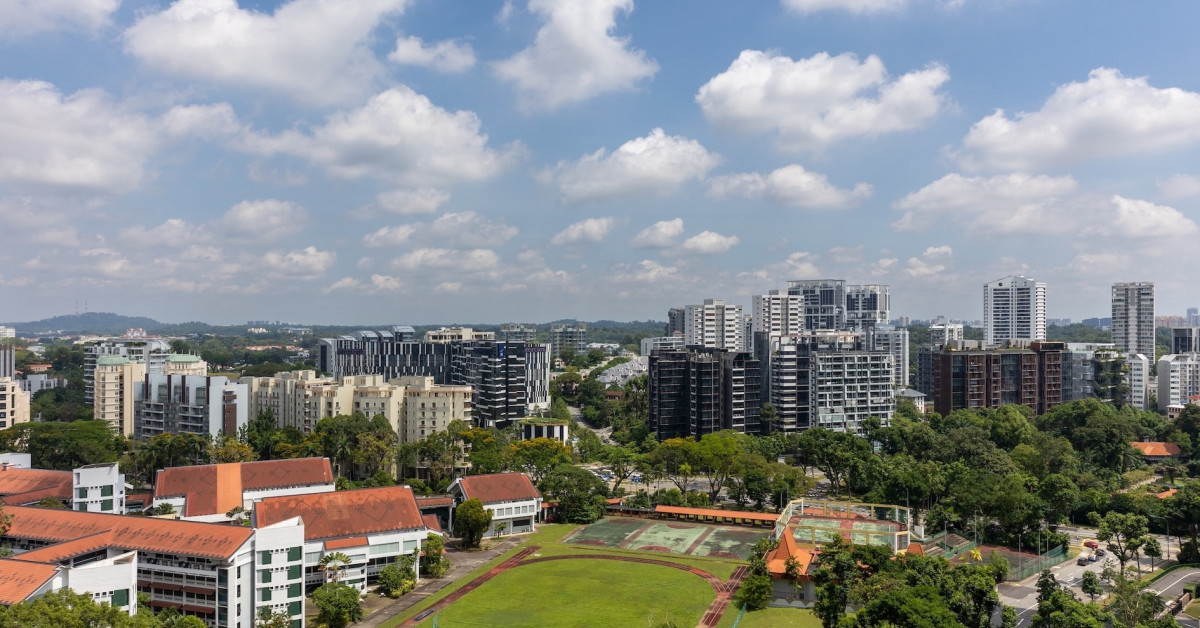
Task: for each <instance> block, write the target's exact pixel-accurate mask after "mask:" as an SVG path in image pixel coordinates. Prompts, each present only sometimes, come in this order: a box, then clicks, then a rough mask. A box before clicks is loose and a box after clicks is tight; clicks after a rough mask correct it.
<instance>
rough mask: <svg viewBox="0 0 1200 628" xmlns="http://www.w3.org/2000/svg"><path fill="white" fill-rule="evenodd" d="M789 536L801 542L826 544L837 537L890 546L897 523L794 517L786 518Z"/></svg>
mask: <svg viewBox="0 0 1200 628" xmlns="http://www.w3.org/2000/svg"><path fill="white" fill-rule="evenodd" d="M788 526H789V527H791V528H792V536H793V537H794V538H795V539H796V541H798V542H801V543H812V544H819V543H828V542H830V541H832V540H833V539H834V538H836V537H838V536H840V537H842V538H843V539H846V540H847V541H851V542H853V543H856V544H859V545H870V544H876V545H889V546H890V545H891V543H892V539H893V538H894V536H895V534H896V532H897V531H899V530H900V529H901V526H900V524H897V523H893V522H891V521H878V520H875V521H866V520H863V519H844V518H841V517H814V516H811V515H803V516H794V517H792V518H791V519H790V520H789V521H788Z"/></svg>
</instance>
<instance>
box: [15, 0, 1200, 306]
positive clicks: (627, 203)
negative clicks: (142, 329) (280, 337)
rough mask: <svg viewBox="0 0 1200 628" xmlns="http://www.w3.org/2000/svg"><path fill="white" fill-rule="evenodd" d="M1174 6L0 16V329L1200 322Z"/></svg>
mask: <svg viewBox="0 0 1200 628" xmlns="http://www.w3.org/2000/svg"><path fill="white" fill-rule="evenodd" d="M1198 14H1200V6H1197V5H1196V4H1195V3H1194V2H1183V1H1164V2H1155V3H1149V4H1146V3H1119V2H1094V1H1092V2H1083V1H1074V2H1067V1H1064V2H1055V1H1051V0H988V1H984V0H958V1H948V0H778V1H775V2H770V1H766V0H764V1H762V2H747V3H734V2H716V1H702V0H689V1H687V2H683V1H669V0H660V1H658V2H649V1H647V0H638V1H636V2H635V1H633V0H590V1H586V2H580V1H573V2H572V1H567V0H532V1H528V2H527V1H524V0H522V1H515V0H514V1H512V2H498V1H497V2H483V1H470V2H468V1H465V0H464V1H457V0H438V1H436V2H435V1H433V0H408V1H406V0H292V1H291V2H249V1H242V2H235V1H234V0H178V1H176V2H165V1H161V2H154V1H148V0H135V1H124V2H122V1H121V0H77V1H72V2H47V1H44V0H7V1H0V320H26V319H32V318H40V317H43V316H48V315H54V314H59V313H65V312H70V311H73V310H74V308H75V302H76V300H79V301H81V302H82V301H86V302H87V304H88V308H89V309H90V310H93V311H117V312H122V313H129V314H144V315H149V316H154V317H157V318H159V319H161V320H167V321H180V320H196V319H199V320H208V321H211V322H237V321H243V320H246V319H276V318H278V319H285V320H293V321H305V322H314V323H358V322H372V323H383V322H395V323H416V324H422V323H431V322H439V321H475V322H492V323H497V322H504V321H510V320H522V321H547V320H553V319H558V318H581V319H599V318H615V319H647V318H657V319H662V318H664V317H665V313H666V309H667V308H668V307H670V306H672V305H681V304H685V303H695V302H699V301H700V300H701V299H704V298H725V299H726V300H727V301H733V302H740V303H744V304H747V305H748V304H749V301H750V296H751V295H752V294H755V293H761V292H764V291H766V290H769V289H772V288H781V287H783V286H784V285H785V282H786V281H787V280H789V279H804V278H817V277H835V278H844V279H847V280H849V281H851V282H854V283H887V284H890V285H891V286H892V293H893V312H894V313H895V314H896V315H910V316H913V317H917V318H925V317H932V316H936V315H939V314H944V315H948V316H951V317H955V318H965V319H976V318H979V317H980V316H981V312H980V308H981V301H982V300H981V296H980V290H981V286H982V284H983V283H984V282H986V281H990V280H992V279H995V278H997V277H1001V276H1004V275H1008V274H1014V273H1024V274H1027V275H1029V276H1032V277H1035V278H1037V279H1039V280H1042V281H1046V282H1047V283H1048V284H1049V316H1050V317H1052V318H1074V319H1079V318H1083V317H1086V316H1096V315H1105V314H1106V312H1107V310H1108V290H1109V285H1110V284H1111V283H1113V282H1115V281H1155V282H1157V284H1158V288H1157V292H1158V307H1157V310H1158V313H1159V314H1174V313H1182V312H1183V310H1184V308H1186V307H1189V306H1192V305H1200V298H1197V297H1195V296H1194V295H1193V294H1192V288H1191V285H1192V284H1193V283H1194V282H1193V281H1191V279H1192V277H1191V275H1192V274H1193V272H1192V269H1194V268H1196V267H1197V263H1198V262H1200V254H1198V253H1197V250H1198V247H1196V246H1195V244H1194V242H1195V241H1196V238H1197V235H1198V233H1200V228H1198V227H1197V225H1196V222H1195V220H1196V219H1197V215H1196V214H1197V210H1198V209H1200V159H1198V157H1200V67H1197V66H1196V64H1195V59H1196V58H1197V53H1198V52H1200V50H1198V48H1200V46H1198V44H1197V43H1196V42H1197V40H1196V38H1195V36H1194V32H1193V31H1194V25H1195V24H1196V23H1197V18H1200V15H1198Z"/></svg>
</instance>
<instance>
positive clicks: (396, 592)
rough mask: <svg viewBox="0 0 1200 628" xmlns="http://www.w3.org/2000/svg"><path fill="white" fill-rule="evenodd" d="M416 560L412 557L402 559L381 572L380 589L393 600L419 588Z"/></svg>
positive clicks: (407, 556)
mask: <svg viewBox="0 0 1200 628" xmlns="http://www.w3.org/2000/svg"><path fill="white" fill-rule="evenodd" d="M415 562H416V559H415V558H414V557H413V556H412V555H411V554H409V555H406V556H402V557H400V559H399V560H397V561H395V562H392V563H390V564H388V565H387V566H385V567H384V568H383V569H380V570H379V589H380V591H381V592H382V593H383V594H384V595H386V596H388V597H392V598H396V597H400V596H401V595H404V594H405V593H408V592H409V591H412V590H413V588H415V587H416V586H417V574H416V573H415V572H414V571H413V564H414V563H415Z"/></svg>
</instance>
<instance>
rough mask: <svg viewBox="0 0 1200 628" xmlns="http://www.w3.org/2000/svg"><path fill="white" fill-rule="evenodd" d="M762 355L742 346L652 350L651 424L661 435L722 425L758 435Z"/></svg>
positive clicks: (699, 433)
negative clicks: (756, 356)
mask: <svg viewBox="0 0 1200 628" xmlns="http://www.w3.org/2000/svg"><path fill="white" fill-rule="evenodd" d="M759 377H761V371H760V369H759V364H758V360H756V359H755V358H754V357H753V356H751V355H750V354H749V353H745V352H742V351H726V350H721V349H697V348H691V349H683V350H665V349H659V350H656V351H654V352H653V353H652V354H651V355H650V376H649V380H650V381H649V397H650V429H651V430H652V431H654V432H655V433H656V434H657V435H658V438H660V439H667V438H677V437H690V438H700V437H701V436H703V435H704V434H709V433H712V432H718V431H721V430H735V431H738V432H744V433H749V434H758V433H759V432H760V430H761V426H760V424H759V416H760V412H761V410H762V398H761V397H760V390H761V386H760V384H759Z"/></svg>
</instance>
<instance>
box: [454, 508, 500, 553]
mask: <svg viewBox="0 0 1200 628" xmlns="http://www.w3.org/2000/svg"><path fill="white" fill-rule="evenodd" d="M491 525H492V511H490V510H488V509H486V508H484V507H483V502H482V501H480V500H479V499H477V498H472V499H468V500H466V501H464V502H463V503H461V504H459V505H458V507H457V508H455V509H454V532H455V533H457V534H458V535H459V536H460V537H461V538H462V543H463V547H467V548H471V547H479V543H480V542H481V541H483V535H484V534H485V533H486V532H487V530H488V528H489V527H490V526H491Z"/></svg>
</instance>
